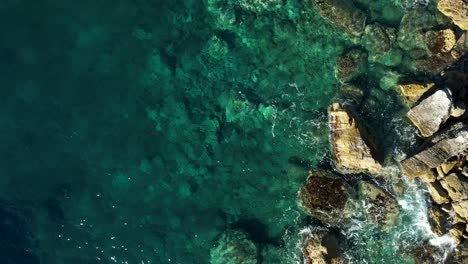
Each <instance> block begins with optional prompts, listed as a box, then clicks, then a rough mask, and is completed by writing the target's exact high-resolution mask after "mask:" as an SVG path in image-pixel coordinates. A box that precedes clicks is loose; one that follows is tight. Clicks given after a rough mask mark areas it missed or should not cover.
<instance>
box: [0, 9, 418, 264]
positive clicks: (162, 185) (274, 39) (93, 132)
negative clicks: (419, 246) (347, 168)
mask: <svg viewBox="0 0 468 264" xmlns="http://www.w3.org/2000/svg"><path fill="white" fill-rule="evenodd" d="M278 2H281V3H283V2H282V1H278ZM357 2H358V4H359V5H360V6H361V7H363V8H365V9H366V10H368V12H369V16H370V17H371V18H370V19H372V20H374V21H379V22H382V23H386V24H388V25H398V21H399V20H400V18H401V16H402V15H403V12H404V9H403V8H401V7H400V5H398V3H397V2H395V3H394V2H389V1H377V2H374V1H364V0H359V1H357ZM369 2H371V3H369ZM236 3H238V2H237V1H213V0H207V1H190V0H185V1H182V0H177V1H147V0H146V1H144V0H134V1H128V0H127V1H123V0H122V1H99V3H96V1H79V2H76V1H68V0H62V1H53V0H40V1H34V2H31V1H24V0H9V1H4V2H2V3H1V4H0V13H1V16H0V17H1V20H2V21H1V22H2V23H0V27H2V32H3V33H2V34H1V35H0V40H1V41H0V55H1V58H2V60H1V61H2V62H1V63H0V74H1V80H2V87H3V88H2V89H1V98H2V99H1V100H2V103H1V104H0V107H1V111H0V121H1V130H0V131H1V132H0V145H1V146H2V149H3V150H2V151H1V152H0V153H1V154H0V155H1V162H2V165H1V166H0V175H1V177H0V191H1V192H0V194H1V197H0V198H1V201H2V202H1V209H2V210H0V212H1V214H3V215H4V217H3V219H5V221H3V222H2V225H1V227H0V228H1V229H2V232H6V231H5V230H9V232H8V233H6V234H7V235H6V236H5V237H4V238H1V239H2V240H1V241H2V245H3V244H9V245H15V246H14V247H12V248H11V247H10V248H9V247H2V249H1V250H2V252H0V253H1V254H0V255H1V256H3V258H4V259H5V262H6V263H39V262H40V263H126V262H128V263H207V262H208V261H209V250H210V248H211V247H212V246H213V243H214V241H215V240H216V239H217V238H218V237H219V235H220V234H221V233H222V232H223V231H224V230H226V229H228V228H237V227H239V228H243V229H244V230H246V231H248V232H249V233H250V235H251V236H252V239H253V240H254V242H255V243H256V244H257V245H258V247H259V250H260V255H261V256H262V257H260V259H263V262H264V263H290V262H291V261H297V258H298V255H297V254H298V251H297V248H296V246H297V245H298V241H300V235H299V231H300V230H301V229H302V228H304V227H306V226H308V225H310V224H311V220H310V219H309V218H307V217H306V216H305V215H303V214H302V212H301V211H300V210H299V209H298V208H297V205H296V202H295V199H296V191H297V190H298V188H299V186H300V184H302V181H303V180H304V179H305V177H306V174H307V173H306V172H307V170H308V169H311V168H315V167H318V166H324V167H327V166H328V163H329V162H328V159H329V153H328V151H329V150H328V131H327V118H326V107H327V106H328V105H329V104H330V102H331V101H332V100H333V99H334V98H335V97H338V96H339V92H338V89H337V81H336V79H335V77H334V67H335V60H336V57H337V56H338V55H340V54H341V53H342V52H343V51H344V50H346V49H347V48H349V47H350V46H352V45H353V44H352V43H351V42H350V41H349V40H347V39H346V38H345V36H344V35H342V34H341V33H339V32H337V31H336V30H335V29H334V28H333V27H332V26H330V25H329V24H328V23H326V22H325V21H324V19H322V18H321V17H320V16H319V15H318V14H317V13H316V12H315V11H314V10H313V9H312V7H311V5H310V4H309V3H308V2H307V1H287V4H281V5H279V6H278V7H271V8H270V10H263V9H261V8H260V9H258V10H254V11H252V10H251V9H246V8H245V7H240V6H239V5H236ZM381 10H387V11H384V12H382V11H381ZM388 10H391V11H388ZM233 16H235V18H236V19H235V22H233V23H231V22H229V21H232V19H231V18H232V17H233ZM226 21H228V22H226ZM381 77H382V69H381V68H379V66H375V67H371V68H370V69H369V73H368V78H367V79H366V80H365V81H364V82H363V83H361V86H362V88H363V89H364V90H365V91H366V94H369V96H368V98H370V99H368V100H367V101H366V102H367V103H366V102H364V103H363V105H362V107H361V108H362V109H360V110H362V111H363V113H364V115H365V118H366V121H367V122H368V123H369V125H370V126H371V127H374V129H372V131H371V132H373V133H374V134H375V135H376V137H377V139H378V141H379V143H380V144H381V146H382V151H383V152H384V153H386V154H387V156H392V155H391V153H394V152H395V153H397V152H398V153H399V152H401V151H406V150H407V149H408V148H409V147H408V146H409V145H411V143H408V142H414V138H412V137H411V135H412V134H413V133H414V131H413V130H411V128H409V127H408V126H407V124H405V123H404V121H402V120H401V119H399V118H398V117H399V116H401V114H402V113H403V112H404V108H403V106H402V104H401V102H400V100H399V98H398V96H397V94H396V93H395V91H393V90H391V89H390V90H384V89H381V88H380V87H379V83H380V79H381ZM376 124H384V125H378V126H377V125H376ZM402 137H403V138H405V137H406V138H408V140H407V142H406V143H405V141H404V140H403V141H401V138H402ZM405 144H406V145H405ZM401 148H402V150H400V149H401ZM418 190H419V189H418ZM418 192H419V191H415V192H414V193H413V194H410V195H409V196H408V201H407V203H409V204H410V206H416V207H417V208H418V210H423V209H424V207H423V204H424V201H422V199H420V196H418V195H419V194H418ZM410 193H411V192H410ZM417 194H418V195H417ZM405 200H406V198H405ZM413 203H414V205H413ZM409 211H412V210H409ZM412 212H414V211H412ZM418 212H419V211H418ZM402 217H403V218H404V219H402V220H401V222H400V223H401V224H400V225H398V226H397V227H395V230H397V231H396V232H395V233H392V234H395V235H390V236H386V235H384V234H381V233H379V232H377V233H379V234H376V233H374V231H373V230H370V232H369V233H365V232H363V231H361V230H362V228H361V229H357V230H355V231H352V230H351V229H350V230H348V231H345V232H350V233H349V234H346V235H350V236H358V238H357V241H362V243H363V244H361V245H356V247H357V250H356V251H355V252H356V253H355V255H354V256H353V257H354V258H363V259H369V260H368V261H369V263H372V261H373V260H375V259H376V257H377V256H384V257H385V258H389V259H390V258H392V259H393V260H395V261H396V262H395V263H403V262H397V260H398V261H400V258H399V257H398V256H395V254H396V253H395V252H396V250H395V248H394V247H393V246H390V247H388V246H376V247H373V248H375V251H372V252H369V251H368V248H369V246H368V244H366V243H365V242H366V241H375V243H376V244H383V245H386V244H385V242H386V241H391V242H394V241H400V240H399V239H400V238H398V237H395V236H397V234H401V233H404V232H405V230H407V229H408V230H413V229H411V227H412V226H418V225H419V224H420V221H421V220H420V219H419V218H418V217H419V216H418V214H412V213H408V215H403V216H402ZM359 223H360V222H359ZM359 223H357V224H356V225H355V226H356V227H359ZM12 226H14V227H15V228H14V229H12V228H11V227H12ZM419 230H420V229H417V228H416V229H414V231H415V232H416V234H419V233H424V232H423V231H421V232H420V231H419ZM421 230H422V229H421ZM418 232H419V233H418ZM423 235H424V234H422V235H421V236H423ZM368 238H369V239H368ZM402 240H403V241H411V240H407V239H406V238H403V239H402ZM402 259H405V261H406V258H404V257H402ZM402 261H403V260H402ZM408 261H409V260H408ZM389 263H390V262H389Z"/></svg>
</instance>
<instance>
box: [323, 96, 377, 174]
mask: <svg viewBox="0 0 468 264" xmlns="http://www.w3.org/2000/svg"><path fill="white" fill-rule="evenodd" d="M329 124H330V132H331V135H330V141H331V145H332V148H333V153H334V156H335V165H336V169H337V170H338V171H339V172H342V173H359V172H368V173H376V172H377V171H379V170H380V169H381V167H382V166H381V165H380V163H379V162H378V161H377V160H376V158H375V154H374V153H375V147H373V144H372V142H371V140H370V139H369V137H368V135H367V133H366V131H365V130H364V128H363V127H361V126H360V125H359V124H358V122H357V120H356V117H355V115H354V114H353V112H352V111H351V109H350V108H349V107H347V106H345V105H343V104H339V103H334V104H333V105H331V106H330V108H329Z"/></svg>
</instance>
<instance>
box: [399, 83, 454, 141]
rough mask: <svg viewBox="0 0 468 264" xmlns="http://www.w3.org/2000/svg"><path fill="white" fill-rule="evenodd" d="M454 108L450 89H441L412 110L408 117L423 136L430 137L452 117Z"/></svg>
mask: <svg viewBox="0 0 468 264" xmlns="http://www.w3.org/2000/svg"><path fill="white" fill-rule="evenodd" d="M452 106H453V101H452V93H451V92H450V90H449V89H441V90H437V91H435V92H434V93H433V94H431V95H430V96H428V97H427V98H425V99H423V100H422V101H421V102H419V104H417V105H416V106H414V107H413V108H411V109H410V110H409V111H408V114H407V116H408V118H409V119H410V121H411V122H412V123H413V124H414V125H415V126H416V127H417V128H418V129H419V132H421V135H423V136H424V137H429V136H432V134H434V133H435V132H437V131H438V130H439V129H440V126H441V125H442V124H443V123H445V121H447V119H448V118H449V117H450V114H451V111H452Z"/></svg>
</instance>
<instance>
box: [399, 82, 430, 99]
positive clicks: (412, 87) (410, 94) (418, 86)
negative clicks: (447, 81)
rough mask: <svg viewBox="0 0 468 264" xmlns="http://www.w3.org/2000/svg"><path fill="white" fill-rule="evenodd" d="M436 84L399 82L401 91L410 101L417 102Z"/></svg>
mask: <svg viewBox="0 0 468 264" xmlns="http://www.w3.org/2000/svg"><path fill="white" fill-rule="evenodd" d="M434 86H435V83H433V82H429V83H406V84H399V85H398V87H399V88H400V91H401V93H402V94H403V96H404V97H405V98H406V100H407V101H408V102H410V103H415V102H417V101H418V100H419V98H421V96H422V95H423V94H424V93H426V92H427V91H429V90H430V89H432V88H433V87H434Z"/></svg>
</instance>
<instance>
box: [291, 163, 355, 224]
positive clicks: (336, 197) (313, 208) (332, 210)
mask: <svg viewBox="0 0 468 264" xmlns="http://www.w3.org/2000/svg"><path fill="white" fill-rule="evenodd" d="M298 197H299V205H300V206H301V207H302V208H303V210H304V211H305V212H306V213H307V214H309V215H311V216H313V217H315V218H317V219H318V220H320V221H321V222H323V223H326V224H330V225H338V224H340V223H342V222H343V221H345V220H346V219H347V216H346V213H345V209H346V207H347V206H348V201H349V195H348V190H347V187H346V185H345V183H344V182H343V180H341V179H340V178H339V177H338V176H337V175H335V174H334V173H332V172H329V171H323V170H315V171H311V172H310V174H309V176H308V177H307V180H306V181H305V182H304V184H303V185H302V186H301V188H300V190H299V192H298Z"/></svg>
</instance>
